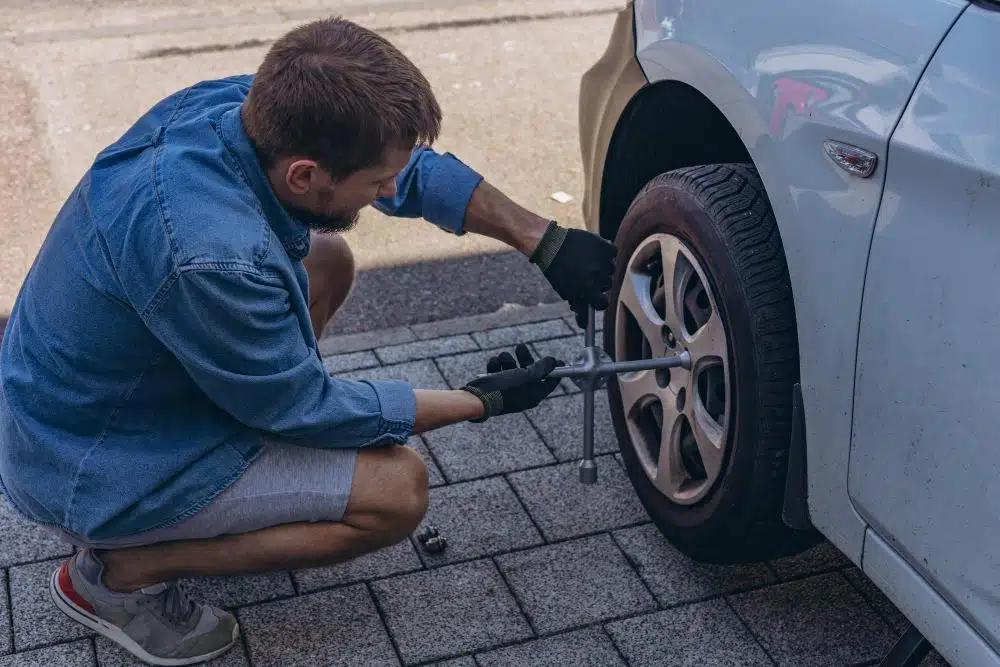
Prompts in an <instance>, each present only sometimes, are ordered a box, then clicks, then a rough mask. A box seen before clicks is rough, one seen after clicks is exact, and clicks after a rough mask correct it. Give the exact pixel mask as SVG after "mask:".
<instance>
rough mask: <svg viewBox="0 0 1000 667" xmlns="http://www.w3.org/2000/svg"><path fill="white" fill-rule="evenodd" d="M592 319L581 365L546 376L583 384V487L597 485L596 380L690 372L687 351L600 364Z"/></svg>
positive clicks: (591, 316) (590, 313)
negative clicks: (651, 372)
mask: <svg viewBox="0 0 1000 667" xmlns="http://www.w3.org/2000/svg"><path fill="white" fill-rule="evenodd" d="M595 319H596V314H595V313H594V309H593V308H589V309H588V310H587V330H586V331H585V332H584V335H583V345H584V348H583V355H582V361H580V362H578V363H575V364H571V365H569V366H559V367H558V368H556V369H555V370H553V371H552V372H551V373H550V374H549V377H553V378H571V379H572V378H578V379H580V380H582V382H581V387H580V393H582V394H583V460H582V461H581V462H580V481H581V482H582V483H583V484H595V483H596V482H597V463H596V462H595V461H594V391H595V390H596V389H597V384H598V380H599V379H600V378H602V377H605V376H608V375H618V374H619V373H635V372H637V371H647V370H663V369H667V368H677V367H682V368H687V369H690V368H691V354H690V353H689V352H688V351H687V350H685V351H684V352H681V353H680V354H675V355H672V356H669V357H659V358H657V359H639V360H636V361H604V360H602V359H601V352H600V350H599V349H598V347H597V344H596V342H595V341H596V338H597V325H596V322H595ZM480 377H482V376H480Z"/></svg>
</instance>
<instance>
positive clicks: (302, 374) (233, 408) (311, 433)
mask: <svg viewBox="0 0 1000 667" xmlns="http://www.w3.org/2000/svg"><path fill="white" fill-rule="evenodd" d="M290 298H291V295H290V293H289V292H288V290H287V288H286V286H285V284H284V282H283V281H282V279H281V278H280V277H279V276H277V275H274V276H271V275H268V274H264V273H261V272H260V271H258V270H256V269H255V268H254V267H242V266H241V267H228V268H219V267H218V266H217V265H213V268H210V269H206V268H196V269H188V270H182V271H180V272H179V273H178V274H177V275H176V277H175V278H174V279H173V281H172V282H171V283H170V284H168V285H166V286H165V287H163V288H162V289H161V291H160V294H159V296H158V297H157V299H156V301H155V302H154V303H153V304H151V305H150V307H149V308H147V310H146V313H145V318H146V321H147V322H148V323H149V326H150V328H151V330H152V331H153V333H154V335H156V336H157V337H158V338H159V340H160V341H161V342H162V343H163V344H164V345H165V346H166V347H167V348H168V349H169V350H170V352H171V353H173V355H174V356H175V357H176V358H177V359H178V361H179V362H180V363H181V364H182V365H183V366H184V368H185V369H186V370H187V372H188V373H189V374H190V376H191V377H192V378H193V380H194V382H195V383H196V384H197V385H198V387H199V388H201V390H202V391H204V392H205V394H207V395H208V397H209V398H211V399H212V400H213V401H214V402H215V403H216V404H217V405H218V406H219V407H220V408H222V409H223V410H225V411H226V412H228V413H229V414H230V415H232V416H233V417H234V418H236V419H237V420H239V421H240V422H242V423H244V424H246V425H247V426H249V427H251V428H254V429H257V430H260V431H264V432H267V433H271V434H274V435H277V436H280V437H281V438H284V439H286V440H290V441H293V442H296V443H298V444H301V445H305V446H312V447H320V448H338V447H346V448H352V447H370V446H378V445H390V444H402V443H405V442H406V440H407V438H408V437H409V436H410V434H411V432H412V429H413V423H414V420H415V417H416V399H415V395H414V391H413V387H411V386H410V385H409V384H408V383H406V382H401V381H392V380H387V381H363V380H346V379H342V378H335V377H332V376H331V375H330V374H329V373H328V372H327V371H326V369H325V368H324V366H323V362H322V360H321V359H320V358H319V355H318V354H317V353H316V350H315V348H314V347H313V346H312V345H311V344H310V343H309V342H307V340H308V339H307V337H306V336H305V335H304V333H303V324H302V323H301V322H300V321H299V319H298V318H297V317H296V315H295V313H294V312H293V310H292V308H291V307H290ZM306 325H307V326H308V323H306Z"/></svg>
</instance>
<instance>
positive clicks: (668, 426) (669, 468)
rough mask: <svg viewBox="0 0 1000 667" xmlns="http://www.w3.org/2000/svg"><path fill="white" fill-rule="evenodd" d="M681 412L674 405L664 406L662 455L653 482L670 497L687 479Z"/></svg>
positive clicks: (677, 491)
mask: <svg viewBox="0 0 1000 667" xmlns="http://www.w3.org/2000/svg"><path fill="white" fill-rule="evenodd" d="M682 422H683V419H682V415H681V413H679V412H677V410H676V409H675V408H674V406H673V405H668V404H664V406H663V429H662V431H661V433H660V456H659V460H658V462H657V466H656V478H655V479H654V480H653V484H654V485H655V486H656V488H658V489H659V490H660V491H661V492H662V493H664V494H666V495H667V496H668V497H674V496H676V495H677V494H678V493H679V492H680V489H681V485H683V484H684V481H685V480H686V479H687V473H686V472H685V471H684V464H683V462H682V461H681V442H680V440H681V424H682Z"/></svg>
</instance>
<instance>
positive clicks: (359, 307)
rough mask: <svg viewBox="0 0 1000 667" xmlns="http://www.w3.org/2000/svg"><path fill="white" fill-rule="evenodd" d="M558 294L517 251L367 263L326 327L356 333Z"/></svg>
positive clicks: (547, 300) (532, 301)
mask: <svg viewBox="0 0 1000 667" xmlns="http://www.w3.org/2000/svg"><path fill="white" fill-rule="evenodd" d="M558 300H559V297H558V295H557V294H556V293H555V291H554V290H553V289H552V288H551V286H549V283H548V281H547V280H546V279H545V277H544V276H543V275H542V274H541V272H540V271H539V270H538V267H536V266H534V265H533V264H531V263H529V262H528V260H527V259H526V258H525V257H524V255H521V254H520V253H517V252H513V251H511V252H500V253H484V254H477V255H467V256H463V257H452V258H448V259H439V260H431V261H425V262H417V263H412V264H402V265H399V266H392V267H386V268H377V269H368V270H364V271H361V272H359V273H358V277H357V282H356V284H355V286H354V291H353V293H352V294H351V297H350V298H349V299H348V301H347V304H346V305H345V306H344V308H343V309H342V310H341V311H340V313H338V315H337V316H336V317H335V318H334V320H333V322H331V324H330V327H329V329H328V330H327V333H338V334H352V333H361V332H365V331H375V330H378V329H386V328H390V327H398V326H404V325H408V324H419V323H422V322H435V321H437V320H445V319H451V318H454V317H463V316H466V315H477V314H480V313H492V312H495V311H496V310H498V309H499V308H500V307H501V306H503V305H504V304H505V303H515V304H519V305H524V306H535V305H538V304H539V303H553V302H556V301H558Z"/></svg>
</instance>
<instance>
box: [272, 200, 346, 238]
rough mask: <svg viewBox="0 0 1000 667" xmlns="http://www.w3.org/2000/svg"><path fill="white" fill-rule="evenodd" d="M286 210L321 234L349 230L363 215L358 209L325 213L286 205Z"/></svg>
mask: <svg viewBox="0 0 1000 667" xmlns="http://www.w3.org/2000/svg"><path fill="white" fill-rule="evenodd" d="M285 210H286V211H288V214H289V215H290V216H292V217H293V218H295V219H296V220H298V221H300V222H301V223H302V224H304V225H305V226H306V227H308V228H309V229H311V230H312V231H314V232H318V233H320V234H324V233H326V234H336V233H339V232H348V231H350V230H352V229H354V226H355V225H357V224H358V218H359V217H360V216H361V211H357V210H355V211H350V212H349V213H342V214H340V215H323V214H321V213H316V212H315V211H310V210H309V209H305V208H298V207H296V206H285Z"/></svg>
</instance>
